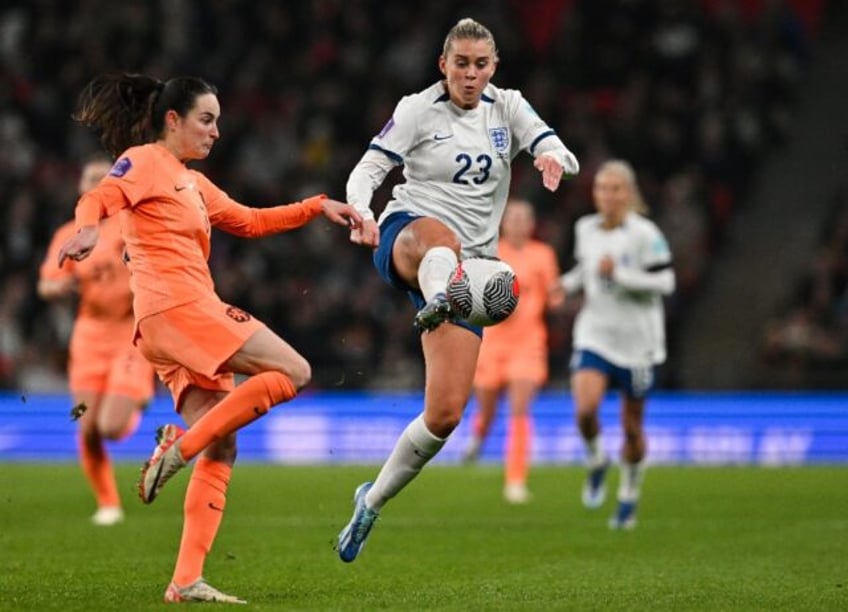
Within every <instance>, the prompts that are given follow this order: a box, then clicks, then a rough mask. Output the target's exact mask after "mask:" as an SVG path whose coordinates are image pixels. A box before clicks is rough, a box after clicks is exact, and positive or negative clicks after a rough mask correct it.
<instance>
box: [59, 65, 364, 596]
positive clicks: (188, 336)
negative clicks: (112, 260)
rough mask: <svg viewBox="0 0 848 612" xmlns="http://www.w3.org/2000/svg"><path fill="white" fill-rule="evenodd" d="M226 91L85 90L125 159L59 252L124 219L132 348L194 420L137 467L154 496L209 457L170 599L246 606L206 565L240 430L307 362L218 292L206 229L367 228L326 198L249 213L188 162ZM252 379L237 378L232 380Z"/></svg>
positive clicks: (89, 116)
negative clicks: (219, 585) (314, 224)
mask: <svg viewBox="0 0 848 612" xmlns="http://www.w3.org/2000/svg"><path fill="white" fill-rule="evenodd" d="M220 116H221V107H220V104H219V102H218V96H217V90H216V89H215V88H214V87H213V86H212V85H210V84H209V83H207V82H206V81H204V80H202V79H199V78H195V77H178V78H174V79H171V80H169V81H167V82H162V81H159V80H157V79H153V78H151V77H147V76H144V75H137V74H136V75H132V74H124V73H111V74H106V75H102V76H100V77H97V78H95V79H94V80H93V81H92V82H91V83H90V84H89V85H88V86H87V87H86V89H85V90H84V91H83V93H82V95H81V96H80V101H79V109H78V111H77V114H76V118H77V119H78V120H79V121H81V122H82V123H84V124H86V125H88V126H91V127H94V128H96V129H97V130H99V131H100V134H101V142H102V143H103V145H104V146H105V148H106V149H107V150H108V151H110V152H111V153H113V154H115V155H116V157H118V161H117V162H115V165H114V166H113V167H112V170H111V171H110V172H109V175H108V176H107V177H106V178H105V179H103V181H101V182H100V184H99V185H98V186H97V187H95V188H94V189H93V190H91V191H89V192H88V193H87V194H85V195H84V196H83V197H82V198H81V199H80V201H79V203H78V204H77V209H76V225H77V227H78V228H79V231H78V233H77V234H76V235H75V236H74V237H73V238H72V239H71V240H70V241H69V242H67V243H66V244H65V246H64V247H63V248H62V249H61V251H60V254H59V260H60V264H61V262H62V261H63V260H64V259H68V258H69V259H83V258H85V257H87V256H88V254H89V253H90V252H91V249H92V248H93V247H94V245H95V244H97V241H98V222H99V220H100V219H101V218H102V217H104V216H107V215H114V214H117V213H120V215H121V226H122V233H123V236H124V240H125V242H126V248H127V255H128V260H129V263H128V265H129V268H130V271H131V272H132V278H131V283H132V289H133V294H134V297H135V300H134V311H135V320H136V333H135V342H136V344H137V346H138V347H139V348H140V349H141V352H142V353H143V354H144V356H145V357H146V358H147V359H148V360H150V362H151V363H152V364H153V366H154V368H155V369H156V372H157V373H158V374H159V377H160V378H161V379H162V381H163V382H164V383H165V384H166V385H167V386H168V388H169V389H170V391H171V393H172V395H173V398H174V405H175V407H176V409H177V411H178V412H179V413H180V415H181V416H182V418H183V420H185V421H186V423H188V425H189V429H188V430H187V431H183V430H182V429H181V428H180V427H178V426H176V425H166V426H164V427H162V428H161V429H160V437H159V443H158V445H157V447H156V450H155V451H154V453H153V456H152V457H151V459H150V460H149V461H148V462H147V463H146V464H145V466H144V469H143V470H142V477H141V481H140V483H139V493H140V495H141V498H142V500H143V501H144V502H145V503H150V502H152V501H153V500H154V499H155V497H156V496H157V495H158V493H159V491H160V489H161V488H162V486H163V485H164V484H165V482H166V481H167V480H168V479H169V478H170V477H171V476H173V474H175V473H176V472H177V471H178V470H179V469H180V468H182V467H184V466H185V465H186V463H187V462H188V461H190V460H191V459H192V458H194V457H196V456H198V455H200V457H199V458H198V460H197V462H196V464H195V466H194V470H193V472H192V476H191V480H190V482H189V485H188V489H187V491H186V497H185V505H184V525H183V535H182V540H181V543H180V550H179V555H178V557H177V563H176V568H175V570H174V574H173V578H172V581H171V583H170V585H169V586H168V588H167V589H166V591H165V601H170V602H182V601H221V602H228V603H243V600H241V599H239V598H237V597H234V596H232V595H227V594H225V593H222V592H221V591H219V590H218V589H215V588H214V587H212V586H210V585H209V584H208V583H207V582H206V581H205V580H204V579H203V564H204V561H205V559H206V555H207V554H208V552H209V550H210V548H211V546H212V543H213V541H214V539H215V536H216V534H217V531H218V527H219V526H220V523H221V518H222V515H223V510H224V507H225V504H226V491H227V487H228V485H229V480H230V474H231V470H232V466H233V464H234V462H235V458H236V430H238V429H240V428H241V427H244V426H245V425H247V424H249V423H251V422H253V421H254V420H256V419H258V418H259V417H261V416H262V415H264V414H265V413H267V412H268V410H269V409H270V408H271V407H272V406H274V405H276V404H279V403H281V402H286V401H289V400H291V399H293V398H294V397H295V396H296V395H297V392H298V390H299V389H301V388H302V387H304V386H305V385H306V384H308V382H309V380H310V377H311V374H312V372H311V368H310V365H309V363H308V362H307V361H306V359H304V358H303V357H302V356H301V355H300V354H299V353H298V352H297V351H296V350H295V349H294V348H292V347H291V345H289V344H288V343H287V342H286V341H285V340H283V339H282V338H280V337H279V336H278V335H277V334H275V333H274V332H272V331H271V330H270V329H268V328H267V327H266V326H265V325H264V324H263V323H261V322H260V321H257V320H256V319H255V318H253V317H252V316H251V315H250V314H248V313H247V312H245V311H243V310H241V309H239V308H236V307H234V306H230V305H229V304H225V303H224V302H222V301H221V300H220V298H219V297H218V295H217V294H216V293H215V289H214V286H213V282H212V276H211V273H210V271H209V265H208V257H209V249H210V234H211V228H212V227H213V226H214V227H217V228H219V229H221V230H224V231H226V232H229V233H232V234H236V235H239V236H243V237H251V238H255V237H260V236H266V235H270V234H274V233H277V232H281V231H285V230H288V229H292V228H295V227H299V226H302V225H304V224H306V223H308V222H309V221H311V220H312V219H314V218H315V217H317V216H319V215H321V214H324V215H325V216H326V217H327V218H329V219H330V220H331V221H334V222H335V223H338V224H341V225H346V226H350V227H351V228H358V227H359V226H360V223H361V221H362V218H361V216H360V215H359V214H358V213H357V212H356V211H355V210H354V209H353V207H351V206H349V205H347V204H344V203H342V202H337V201H335V200H331V199H328V198H327V197H326V196H323V195H318V196H314V197H311V198H308V199H306V200H304V201H303V202H297V203H295V204H290V205H284V206H276V207H272V208H264V209H260V208H250V207H247V206H243V205H241V204H239V203H238V202H236V201H234V200H233V199H231V198H230V197H229V196H228V195H227V194H226V193H224V192H223V191H221V189H219V188H218V187H216V186H215V185H214V184H213V183H212V182H211V181H210V180H209V179H208V178H206V176H204V175H203V174H201V173H200V172H197V171H195V170H190V169H189V168H187V167H186V163H188V162H190V161H192V160H198V159H204V158H206V157H207V156H208V155H209V152H210V151H211V149H212V147H213V146H214V144H215V141H216V140H217V139H218V138H219V136H220V134H219V131H218V119H219V117H220ZM234 373H239V374H244V375H247V376H248V377H249V378H247V380H245V381H244V382H242V383H241V384H239V385H238V386H237V387H236V386H235V385H234V381H233V374H234Z"/></svg>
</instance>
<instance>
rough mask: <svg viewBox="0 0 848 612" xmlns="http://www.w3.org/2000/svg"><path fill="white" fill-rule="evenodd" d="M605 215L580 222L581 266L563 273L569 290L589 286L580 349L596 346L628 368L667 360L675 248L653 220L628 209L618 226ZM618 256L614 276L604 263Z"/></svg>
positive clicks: (579, 323) (577, 332) (577, 337)
mask: <svg viewBox="0 0 848 612" xmlns="http://www.w3.org/2000/svg"><path fill="white" fill-rule="evenodd" d="M601 223H602V217H601V215H599V214H592V215H587V216H585V217H582V218H581V219H579V220H578V221H577V224H576V226H575V246H574V256H575V259H576V260H577V265H576V266H575V268H573V269H572V270H571V271H569V272H568V273H567V274H566V275H564V276H563V277H562V282H563V285H564V286H565V288H566V290H567V291H569V292H573V291H576V290H578V289H581V288H582V289H583V292H584V296H585V301H584V304H583V307H582V309H581V310H580V313H579V314H578V315H577V320H576V322H575V324H574V349H575V350H580V349H585V350H590V351H592V352H594V353H597V354H598V355H600V356H601V357H603V358H604V359H606V360H607V361H609V362H611V363H613V364H615V365H617V366H620V367H624V368H635V367H646V366H652V365H656V364H660V363H662V362H664V361H665V357H666V347H665V321H664V312H663V302H662V295H663V294H666V295H668V294H670V293H672V292H673V291H674V284H675V281H674V272H673V271H672V269H671V251H670V250H669V248H668V243H667V242H666V239H665V237H664V236H663V234H662V232H661V231H660V230H659V228H658V227H657V226H656V225H655V224H654V223H653V222H652V221H650V220H649V219H646V218H645V217H642V216H641V215H638V214H636V213H632V212H631V213H628V214H627V216H626V217H625V219H624V222H623V223H622V224H621V225H620V226H618V227H616V228H614V229H609V230H608V229H604V228H603V227H602V225H601ZM605 256H610V257H612V258H613V260H614V262H615V265H614V272H613V275H612V278H611V279H610V278H602V277H601V275H600V274H599V273H598V266H599V264H600V261H601V259H603V258H604V257H605Z"/></svg>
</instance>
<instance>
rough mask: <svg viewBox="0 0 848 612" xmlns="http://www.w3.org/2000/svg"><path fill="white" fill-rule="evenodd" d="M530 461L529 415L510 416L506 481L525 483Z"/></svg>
mask: <svg viewBox="0 0 848 612" xmlns="http://www.w3.org/2000/svg"><path fill="white" fill-rule="evenodd" d="M529 462H530V417H529V416H528V415H526V414H524V415H521V416H511V417H510V418H509V427H508V431H507V436H506V483H507V484H525V483H526V482H527V472H528V469H529V467H528V466H529Z"/></svg>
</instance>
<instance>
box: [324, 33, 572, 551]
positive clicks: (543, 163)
mask: <svg viewBox="0 0 848 612" xmlns="http://www.w3.org/2000/svg"><path fill="white" fill-rule="evenodd" d="M497 62H498V55H497V49H496V47H495V41H494V38H493V36H492V33H491V32H490V31H489V30H488V29H487V28H485V27H484V26H482V25H481V24H479V23H477V22H476V21H474V20H472V19H463V20H461V21H459V22H458V23H457V24H456V25H455V26H454V27H453V28H451V30H450V32H448V35H447V37H446V38H445V43H444V48H443V52H442V55H441V56H440V57H439V69H440V70H441V72H442V74H443V75H444V77H445V78H444V80H442V81H439V82H437V83H435V84H433V85H431V86H430V87H428V88H427V89H425V90H423V91H421V92H419V93H417V94H413V95H410V96H406V97H404V98H403V99H401V100H400V102H399V103H398V104H397V106H396V107H395V110H394V112H393V114H392V117H391V119H390V120H389V122H388V123H387V124H386V126H385V127H384V128H383V129H382V131H381V132H380V133H379V134H378V135H377V136H376V137H375V138H373V139H372V141H371V143H370V145H369V147H368V151H367V152H366V153H365V155H364V156H363V157H362V159H361V160H360V161H359V163H358V164H357V165H356V167H355V168H354V169H353V171H352V172H351V174H350V177H349V179H348V184H347V199H348V202H349V203H350V204H352V205H354V206H355V207H356V209H357V210H358V211H359V212H360V214H362V215H364V219H365V222H364V223H363V225H362V227H361V228H360V229H355V230H353V231H352V232H351V240H352V241H353V242H355V243H358V244H363V245H367V246H372V247H377V248H376V250H375V251H374V263H375V265H376V267H377V270H378V272H379V273H380V275H381V276H382V277H383V279H384V280H386V282H388V283H389V284H390V285H392V286H393V287H395V288H397V289H401V290H403V291H406V292H408V294H409V297H410V299H411V300H412V301H413V303H414V304H415V305H416V306H417V307H418V308H419V311H418V313H417V314H416V316H415V326H416V328H417V329H418V330H419V331H420V332H421V346H422V349H423V352H424V361H425V365H426V375H425V376H426V382H425V392H424V411H423V413H422V414H420V415H419V416H418V417H416V418H415V419H414V420H413V421H412V422H411V423H410V424H409V425H408V426H407V427H406V429H405V430H404V432H403V433H402V434H401V436H400V438H398V441H397V442H396V444H395V447H394V449H393V450H392V453H391V455H390V456H389V458H388V459H387V460H386V462H385V463H384V464H383V467H382V469H381V470H380V472H379V474H378V475H377V478H376V480H375V481H374V483H373V484H372V483H370V482H366V483H363V484H362V485H360V486H359V487H358V488H357V490H356V493H355V495H354V506H355V508H354V513H353V517H352V518H351V520H350V522H349V523H348V525H347V526H346V527H345V528H344V529H343V530H342V531H341V533H340V534H339V540H338V546H337V548H338V552H339V556H340V557H341V559H342V560H343V561H346V562H350V561H353V560H354V559H355V558H356V556H357V555H358V554H359V552H360V551H361V550H362V547H363V546H364V544H365V539H366V538H367V536H368V534H369V532H370V530H371V527H372V525H373V523H374V521H375V520H376V518H377V513H378V512H379V511H380V510H381V508H382V507H383V505H384V504H385V503H386V502H387V501H388V500H389V499H391V498H392V497H394V496H395V495H397V493H399V492H400V491H401V489H403V488H404V487H405V486H406V485H407V484H408V483H409V482H411V481H412V480H413V479H414V478H415V477H416V476H417V475H418V473H419V472H420V471H421V468H422V467H424V465H425V464H426V463H427V462H428V461H429V460H430V459H431V458H432V457H433V456H435V455H436V453H438V452H439V449H441V448H442V446H443V445H444V443H445V441H446V439H447V437H448V436H449V435H450V433H451V432H452V431H453V430H454V428H455V427H456V426H457V424H458V423H459V421H460V419H461V417H462V413H463V410H464V409H465V406H466V403H467V401H468V398H469V396H470V395H471V385H472V381H473V378H474V370H475V366H476V363H477V354H478V351H479V349H480V338H481V335H482V330H481V329H480V328H475V327H472V326H470V325H468V324H467V323H465V322H463V321H460V320H457V319H455V318H453V317H452V313H451V311H450V305H449V304H448V301H447V299H446V298H445V289H446V287H447V281H448V278H449V277H450V274H451V273H452V272H453V270H454V268H455V267H456V264H457V261H458V258H459V257H462V258H467V257H472V256H481V255H483V256H494V255H495V254H496V252H497V241H498V227H499V225H500V221H501V216H502V214H503V211H504V207H505V206H506V200H507V196H508V195H509V182H510V169H511V162H512V159H513V158H514V157H515V156H516V155H517V154H518V153H519V151H521V150H525V151H527V152H529V153H530V154H532V155H533V156H534V157H535V162H534V165H535V167H536V168H537V169H538V170H539V172H541V175H542V182H543V184H544V186H545V187H546V188H547V189H549V190H551V191H553V190H555V189H556V188H557V187H558V186H559V183H560V180H561V179H562V175H563V172H565V173H566V174H568V175H574V174H576V173H577V172H578V170H579V166H578V163H577V160H576V158H575V157H574V155H573V154H572V153H571V152H570V151H569V150H568V149H566V147H565V145H564V144H563V143H562V141H561V140H560V139H559V138H558V137H557V136H556V134H555V133H554V132H553V130H551V128H550V127H548V125H547V124H546V123H545V122H544V121H543V120H542V119H540V118H539V116H538V115H537V114H536V113H535V112H534V111H533V109H532V108H531V107H530V105H529V104H528V103H527V101H526V100H524V98H523V96H522V95H521V93H520V92H518V91H514V90H505V89H500V88H498V87H495V86H494V85H491V84H490V83H489V80H490V79H491V77H492V75H494V73H495V68H496V66H497ZM398 165H403V166H404V170H403V173H404V178H405V179H406V180H405V182H404V183H403V184H401V185H398V186H397V187H395V189H394V191H393V192H392V199H391V201H390V202H389V203H388V205H387V206H386V209H385V210H384V211H383V213H382V214H381V216H380V219H379V226H378V224H377V222H375V221H374V216H373V213H372V212H371V210H370V203H371V198H372V195H373V193H374V190H375V189H376V188H377V187H378V186H379V185H380V184H381V183H382V182H383V180H384V179H385V177H386V175H387V174H388V173H389V171H390V170H391V169H392V168H394V167H395V166H398ZM442 323H446V324H444V325H442Z"/></svg>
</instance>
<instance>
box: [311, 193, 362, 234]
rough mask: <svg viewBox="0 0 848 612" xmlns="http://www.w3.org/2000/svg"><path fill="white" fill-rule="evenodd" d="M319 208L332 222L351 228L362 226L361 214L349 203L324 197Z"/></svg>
mask: <svg viewBox="0 0 848 612" xmlns="http://www.w3.org/2000/svg"><path fill="white" fill-rule="evenodd" d="M321 209H322V211H323V213H324V216H325V217H327V218H328V219H329V220H330V221H332V222H333V223H338V224H339V225H346V226H348V227H350V228H351V229H356V228H358V227H361V226H362V215H360V214H359V213H358V212H356V209H355V208H354V207H353V206H351V205H350V204H345V203H344V202H338V201H336V200H331V199H330V198H324V199H323V200H321Z"/></svg>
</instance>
